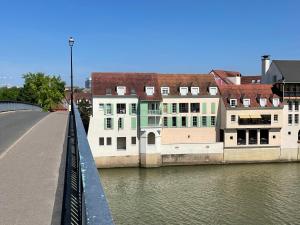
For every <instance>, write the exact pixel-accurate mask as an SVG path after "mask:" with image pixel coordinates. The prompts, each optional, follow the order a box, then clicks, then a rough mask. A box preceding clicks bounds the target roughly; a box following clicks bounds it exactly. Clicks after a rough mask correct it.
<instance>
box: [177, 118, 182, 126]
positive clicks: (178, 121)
mask: <svg viewBox="0 0 300 225" xmlns="http://www.w3.org/2000/svg"><path fill="white" fill-rule="evenodd" d="M177 127H181V117H180V116H178V117H177Z"/></svg>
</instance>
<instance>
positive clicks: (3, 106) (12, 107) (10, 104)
mask: <svg viewBox="0 0 300 225" xmlns="http://www.w3.org/2000/svg"><path fill="white" fill-rule="evenodd" d="M18 110H34V111H42V108H41V107H40V106H38V105H34V104H31V103H26V102H18V101H0V112H8V111H18Z"/></svg>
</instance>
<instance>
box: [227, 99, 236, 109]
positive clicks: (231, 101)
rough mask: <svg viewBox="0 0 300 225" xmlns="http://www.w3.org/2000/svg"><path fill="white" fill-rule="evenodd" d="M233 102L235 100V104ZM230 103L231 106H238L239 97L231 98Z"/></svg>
mask: <svg viewBox="0 0 300 225" xmlns="http://www.w3.org/2000/svg"><path fill="white" fill-rule="evenodd" d="M233 102H234V104H232V103H233ZM229 104H230V107H236V106H237V99H236V98H231V99H229Z"/></svg>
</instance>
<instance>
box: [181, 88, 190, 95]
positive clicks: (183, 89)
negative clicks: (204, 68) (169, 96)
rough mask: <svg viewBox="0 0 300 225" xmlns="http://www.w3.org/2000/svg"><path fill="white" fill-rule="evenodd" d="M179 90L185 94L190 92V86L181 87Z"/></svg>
mask: <svg viewBox="0 0 300 225" xmlns="http://www.w3.org/2000/svg"><path fill="white" fill-rule="evenodd" d="M179 91H180V95H182V96H185V95H187V94H188V93H189V88H188V87H180V88H179Z"/></svg>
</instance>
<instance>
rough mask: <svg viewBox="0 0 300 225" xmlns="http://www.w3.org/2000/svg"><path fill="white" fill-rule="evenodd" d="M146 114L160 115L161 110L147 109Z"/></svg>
mask: <svg viewBox="0 0 300 225" xmlns="http://www.w3.org/2000/svg"><path fill="white" fill-rule="evenodd" d="M148 115H161V110H159V109H156V110H148Z"/></svg>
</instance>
